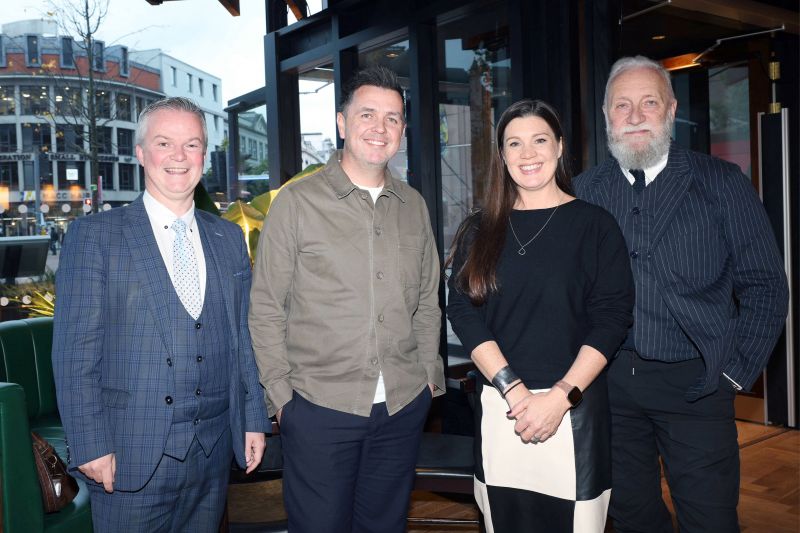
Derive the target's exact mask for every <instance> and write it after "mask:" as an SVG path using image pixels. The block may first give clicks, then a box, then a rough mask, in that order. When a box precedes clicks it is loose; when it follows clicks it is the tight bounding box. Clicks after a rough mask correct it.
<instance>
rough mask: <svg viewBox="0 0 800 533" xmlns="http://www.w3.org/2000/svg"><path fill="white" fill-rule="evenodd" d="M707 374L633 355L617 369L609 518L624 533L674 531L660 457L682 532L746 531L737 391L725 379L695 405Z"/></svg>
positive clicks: (622, 356) (612, 374)
mask: <svg viewBox="0 0 800 533" xmlns="http://www.w3.org/2000/svg"><path fill="white" fill-rule="evenodd" d="M703 372H704V366H703V362H702V360H701V359H693V360H690V361H682V362H678V363H664V362H660V361H648V360H645V359H642V358H640V357H639V356H638V354H636V352H632V351H627V350H622V351H620V353H619V354H618V357H617V358H616V359H614V361H613V362H612V363H611V366H610V368H609V374H608V387H609V400H610V405H611V456H612V469H611V485H612V490H611V504H610V508H609V515H610V516H611V517H612V518H613V520H614V530H615V531H617V532H618V533H626V532H642V533H645V532H646V533H661V532H663V533H667V532H670V533H671V532H672V531H673V528H672V522H671V518H670V515H669V511H668V510H667V507H666V505H665V504H664V501H663V499H662V497H661V479H660V464H659V457H660V458H661V459H662V460H663V462H664V467H665V471H666V477H667V483H668V484H669V488H670V494H671V496H672V501H673V504H674V506H675V512H676V514H677V518H678V526H679V529H680V531H681V532H682V533H693V532H698V533H699V532H704V533H708V532H714V533H728V532H738V531H739V523H738V519H737V515H736V506H737V504H738V502H739V446H738V443H737V440H736V438H737V433H736V424H735V422H734V408H733V400H734V397H735V391H734V389H733V387H732V386H730V384H729V383H728V382H727V380H726V378H725V377H724V376H723V377H721V378H720V385H719V388H718V390H717V391H716V392H715V393H714V394H712V395H710V396H706V397H704V398H701V399H699V400H697V401H695V402H691V403H690V402H687V401H686V400H685V398H684V394H685V392H686V390H687V389H688V388H689V386H690V385H691V384H693V383H694V382H695V380H697V378H698V377H699V376H700V375H702V373H703Z"/></svg>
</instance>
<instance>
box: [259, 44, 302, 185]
mask: <svg viewBox="0 0 800 533" xmlns="http://www.w3.org/2000/svg"><path fill="white" fill-rule="evenodd" d="M279 44H280V41H279V35H278V33H277V32H272V33H268V34H267V35H266V36H265V37H264V63H265V65H264V70H265V73H266V82H267V83H266V85H267V86H266V91H267V95H266V101H267V110H268V118H267V152H268V154H269V176H270V180H269V184H270V188H272V189H276V188H278V187H280V186H281V185H282V184H283V183H285V182H286V181H287V180H288V179H289V178H291V177H292V176H294V175H295V174H297V173H298V172H300V170H302V169H301V168H300V167H301V165H302V160H301V158H300V105H299V102H298V90H299V88H298V77H297V74H296V73H295V72H281V67H280V62H281V56H280V46H279ZM276 178H277V179H276Z"/></svg>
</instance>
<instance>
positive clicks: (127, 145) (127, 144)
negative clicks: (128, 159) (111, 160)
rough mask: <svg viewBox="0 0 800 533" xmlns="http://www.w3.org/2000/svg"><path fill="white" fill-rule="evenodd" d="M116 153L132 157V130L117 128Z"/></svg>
mask: <svg viewBox="0 0 800 533" xmlns="http://www.w3.org/2000/svg"><path fill="white" fill-rule="evenodd" d="M117 153H118V154H119V155H133V130H127V129H125V128H117Z"/></svg>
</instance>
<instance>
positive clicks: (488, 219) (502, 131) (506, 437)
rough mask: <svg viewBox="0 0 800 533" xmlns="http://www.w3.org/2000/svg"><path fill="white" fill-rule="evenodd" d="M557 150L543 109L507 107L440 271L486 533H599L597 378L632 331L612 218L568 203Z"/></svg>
mask: <svg viewBox="0 0 800 533" xmlns="http://www.w3.org/2000/svg"><path fill="white" fill-rule="evenodd" d="M565 149H566V146H565V143H564V140H563V135H562V129H561V125H560V123H559V119H558V116H557V114H556V112H555V110H554V109H553V108H551V107H550V106H549V105H548V104H546V103H544V102H541V101H537V100H522V101H519V102H517V103H515V104H513V105H512V106H511V107H509V108H508V109H507V110H506V111H505V112H504V113H503V115H502V116H501V117H500V121H499V122H498V124H497V143H496V150H495V151H494V154H493V163H492V168H491V172H490V176H489V189H488V194H487V198H486V201H485V202H484V207H483V209H482V210H481V211H480V212H478V213H476V214H474V215H471V216H470V217H468V218H467V219H466V220H465V221H464V223H463V224H462V226H461V228H460V229H459V232H458V234H457V235H456V238H455V241H454V245H453V249H452V250H451V253H450V257H449V259H448V261H449V262H451V263H452V267H453V270H452V275H451V277H450V279H449V281H448V286H449V301H448V306H447V314H448V317H449V319H450V322H451V324H452V326H453V330H454V331H455V333H456V334H457V335H458V337H459V339H460V340H461V342H462V344H463V345H464V348H465V350H466V351H467V352H468V353H470V354H471V356H472V360H473V361H474V362H475V364H476V366H477V367H478V369H479V370H480V371H481V373H482V374H483V376H484V378H485V379H484V380H483V383H482V386H481V387H480V388H479V394H480V402H478V405H477V406H476V415H477V423H476V432H477V439H476V462H475V464H476V474H475V478H476V479H475V481H476V483H475V497H476V499H477V501H478V504H479V506H480V507H481V510H482V511H483V513H484V518H485V520H486V526H487V530H488V531H490V532H491V531H496V532H503V533H506V532H512V531H520V532H523V531H524V532H531V531H547V532H549V533H552V532H560V531H565V532H566V531H575V532H578V531H580V532H582V533H583V532H589V531H596V532H598V533H599V532H602V531H603V529H604V526H605V518H606V510H607V508H608V499H609V496H610V486H611V477H610V449H609V448H610V444H609V413H608V403H607V402H608V400H607V394H606V383H605V376H604V374H602V371H603V368H604V367H605V365H606V363H607V362H608V360H609V358H611V357H613V355H614V353H615V352H616V351H617V348H618V347H619V345H620V343H621V342H622V340H623V339H624V337H625V334H626V332H627V329H628V327H629V326H630V324H631V322H632V315H631V310H632V308H633V300H634V292H633V291H634V289H633V280H632V276H631V270H630V263H629V259H628V253H627V249H626V247H625V240H624V238H623V236H622V233H621V231H620V229H619V227H618V226H617V223H616V221H615V220H614V218H613V217H612V216H611V215H610V214H608V213H607V212H606V211H604V210H603V209H601V208H599V207H596V206H593V205H590V204H587V203H585V202H583V201H581V200H576V199H575V198H574V197H573V196H572V195H571V192H572V189H571V185H570V176H569V174H568V172H567V169H566V165H565V159H566V157H565V153H564V152H565ZM507 409H509V411H507V412H506V410H507Z"/></svg>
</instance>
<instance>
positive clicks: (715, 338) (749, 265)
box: [574, 144, 788, 401]
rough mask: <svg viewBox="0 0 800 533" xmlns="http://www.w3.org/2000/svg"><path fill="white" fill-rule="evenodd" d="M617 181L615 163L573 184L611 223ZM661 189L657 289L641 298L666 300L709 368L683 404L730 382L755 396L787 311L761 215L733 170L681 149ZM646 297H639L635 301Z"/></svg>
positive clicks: (640, 341) (647, 348)
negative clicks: (722, 381)
mask: <svg viewBox="0 0 800 533" xmlns="http://www.w3.org/2000/svg"><path fill="white" fill-rule="evenodd" d="M617 179H620V180H624V179H626V178H625V177H624V175H623V174H622V171H621V170H620V168H619V164H618V163H617V161H616V160H615V159H613V158H609V159H607V160H606V161H605V162H603V163H601V164H600V165H598V166H597V167H595V168H593V169H591V170H588V171H586V172H584V173H582V174H581V175H580V176H578V177H577V178H575V180H574V186H575V191H576V194H577V196H578V197H579V198H583V199H584V200H587V201H589V202H592V203H594V204H597V205H600V206H602V207H604V208H605V209H607V210H608V211H610V212H612V213H613V212H615V209H614V207H615V205H616V204H617V202H618V201H619V199H618V198H615V197H614V195H612V194H610V191H611V189H612V188H613V187H611V185H610V184H611V183H612V180H617ZM657 179H658V180H663V183H662V184H661V186H662V187H666V190H663V189H662V194H660V196H659V197H660V199H661V202H662V203H661V204H660V205H659V206H658V208H657V213H656V219H655V222H654V227H653V233H652V238H651V241H650V248H649V250H648V256H647V260H649V261H650V268H651V269H652V271H653V273H654V276H653V279H654V280H655V281H654V282H653V283H651V284H650V285H649V286H645V287H644V290H645V291H646V292H647V293H648V294H660V296H661V297H662V298H663V300H664V302H665V303H666V305H667V307H668V309H669V312H670V313H671V315H672V317H673V318H674V319H675V320H676V321H677V323H678V324H679V326H680V328H681V329H682V330H683V331H684V332H685V333H686V335H687V336H688V337H689V339H690V340H691V342H692V343H693V344H694V345H695V346H696V347H697V348H698V350H699V352H700V354H701V355H702V357H703V360H704V362H705V367H706V374H705V375H704V376H700V377H698V380H697V382H696V383H695V384H694V385H693V386H692V387H691V388H690V389H689V390H688V391H687V394H686V398H687V400H690V401H691V400H695V399H697V398H700V397H702V396H705V395H707V394H710V393H712V392H713V391H715V390H716V389H717V386H718V383H719V378H720V377H721V375H722V373H723V372H724V373H725V374H726V375H727V376H729V377H730V378H731V379H732V380H733V381H735V382H736V383H738V384H740V385H741V386H742V387H743V388H745V389H749V388H750V387H751V386H752V385H753V383H754V382H755V380H756V378H757V377H758V375H759V373H760V372H761V371H762V369H763V368H764V366H765V365H766V363H767V360H768V358H769V356H770V354H771V352H772V349H773V347H774V345H775V342H776V341H777V338H778V335H779V334H780V332H781V330H782V328H783V326H784V322H785V320H786V313H787V309H788V308H787V304H788V288H787V283H786V275H785V272H784V269H783V266H782V260H781V256H780V254H779V252H778V248H777V245H776V243H775V236H774V234H773V232H772V229H771V228H770V226H769V222H768V220H767V216H766V213H765V211H764V208H763V206H762V205H761V202H760V200H759V198H758V195H757V194H756V192H755V190H754V189H753V187H752V185H751V183H750V181H749V179H748V178H747V177H746V176H744V174H742V172H741V171H740V170H739V168H738V167H737V166H736V165H734V164H732V163H728V162H726V161H723V160H721V159H718V158H715V157H711V156H708V155H705V154H700V153H697V152H692V151H689V150H685V149H683V148H680V147H677V146H675V145H674V144H673V145H672V147H671V149H670V152H669V158H668V162H667V167H666V168H665V169H664V171H663V172H662V173H661V174H660V175H659V176H658V178H657ZM629 244H630V243H629ZM637 290H639V291H641V290H642V286H641V284H639V285H637ZM648 294H645V295H642V294H637V300H639V299H640V298H646V297H647V296H648ZM634 327H635V326H634ZM643 337H644V338H640V337H638V336H637V337H636V343H637V347H639V348H644V349H643V350H642V351H643V352H644V353H648V354H658V353H668V351H669V350H670V346H662V345H650V344H649V343H653V342H654V339H655V338H656V337H657V336H647V335H644V336H643Z"/></svg>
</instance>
